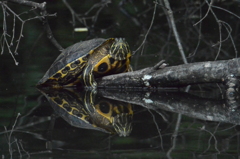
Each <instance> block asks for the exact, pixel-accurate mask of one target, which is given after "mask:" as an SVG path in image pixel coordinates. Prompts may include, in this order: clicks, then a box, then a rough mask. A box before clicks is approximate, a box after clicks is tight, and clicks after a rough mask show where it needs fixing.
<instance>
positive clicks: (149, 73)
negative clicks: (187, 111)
mask: <svg viewBox="0 0 240 159" xmlns="http://www.w3.org/2000/svg"><path fill="white" fill-rule="evenodd" d="M239 63H240V58H234V59H231V60H222V61H207V62H197V63H190V64H183V65H178V66H171V67H165V68H160V69H159V67H158V68H157V67H156V66H154V67H149V68H145V69H142V70H137V71H133V72H127V73H122V74H116V75H110V76H105V77H103V78H101V79H97V82H98V87H99V88H129V89H130V88H134V87H146V88H154V87H179V86H187V85H192V84H201V83H221V82H225V80H226V79H227V78H228V77H229V76H235V77H239V76H240V67H239ZM157 66H159V65H157ZM160 67H161V66H160Z"/></svg>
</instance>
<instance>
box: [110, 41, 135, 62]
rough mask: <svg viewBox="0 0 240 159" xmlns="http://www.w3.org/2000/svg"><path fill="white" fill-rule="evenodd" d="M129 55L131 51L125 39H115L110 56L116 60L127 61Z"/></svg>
mask: <svg viewBox="0 0 240 159" xmlns="http://www.w3.org/2000/svg"><path fill="white" fill-rule="evenodd" d="M128 54H131V51H130V49H129V45H128V43H127V42H126V41H125V39H124V38H115V41H114V42H113V44H112V46H111V48H110V56H111V57H112V58H114V59H115V60H125V59H126V58H127V55H128Z"/></svg>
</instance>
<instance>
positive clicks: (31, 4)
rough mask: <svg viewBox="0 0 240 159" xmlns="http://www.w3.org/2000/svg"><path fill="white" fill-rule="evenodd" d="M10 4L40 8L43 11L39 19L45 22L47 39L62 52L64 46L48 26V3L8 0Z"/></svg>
mask: <svg viewBox="0 0 240 159" xmlns="http://www.w3.org/2000/svg"><path fill="white" fill-rule="evenodd" d="M8 1H9V2H13V3H18V4H21V5H25V6H29V7H33V8H38V9H39V10H40V11H41V15H42V16H40V17H39V19H40V20H41V21H42V22H43V26H44V28H45V30H46V32H47V37H48V38H49V39H50V41H51V42H52V44H53V45H54V46H55V47H56V48H57V49H58V50H59V51H62V50H63V48H62V46H61V45H60V44H59V43H58V42H57V40H56V39H55V38H54V36H53V33H52V30H51V28H50V26H49V24H48V21H47V16H48V13H47V11H46V2H43V3H36V2H31V1H26V0H8Z"/></svg>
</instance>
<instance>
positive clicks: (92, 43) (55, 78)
mask: <svg viewBox="0 0 240 159" xmlns="http://www.w3.org/2000/svg"><path fill="white" fill-rule="evenodd" d="M116 40H118V39H115V38H110V39H102V38H96V39H91V40H87V41H83V42H79V43H76V44H74V45H72V46H70V47H68V48H66V49H65V50H64V51H63V52H62V53H61V54H60V55H59V56H58V57H57V59H56V60H55V61H54V62H53V64H52V65H51V67H50V68H49V70H48V71H47V72H46V74H45V75H44V76H43V78H42V79H41V80H40V81H39V82H38V84H37V85H47V86H52V87H59V86H60V87H61V86H72V85H77V84H79V83H80V82H81V80H82V77H83V76H82V73H83V70H84V69H85V68H86V66H92V68H93V69H92V72H93V76H94V78H97V77H102V76H105V75H109V74H115V73H121V72H126V71H129V70H130V58H131V52H130V51H128V52H129V53H127V54H126V55H124V56H125V57H121V58H120V60H119V59H117V58H115V57H112V55H110V52H112V51H111V49H115V50H117V51H118V50H120V49H122V48H119V47H118V46H115V41H116ZM120 40H121V39H120ZM124 42H125V41H124ZM113 46H114V47H113ZM126 48H127V50H129V47H128V44H127V43H126ZM116 54H117V55H118V54H119V55H120V53H116ZM120 56H122V55H120Z"/></svg>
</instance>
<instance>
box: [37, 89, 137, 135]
mask: <svg viewBox="0 0 240 159" xmlns="http://www.w3.org/2000/svg"><path fill="white" fill-rule="evenodd" d="M38 90H39V91H40V92H41V93H42V94H43V95H44V96H45V97H46V98H47V100H48V101H49V103H50V105H51V106H52V108H53V109H54V112H55V114H56V115H57V116H60V117H62V118H63V119H64V120H66V121H67V122H68V123H69V124H70V125H72V126H75V127H78V128H85V129H92V130H98V131H101V132H105V133H110V134H116V133H117V134H118V135H119V136H123V137H126V136H129V135H130V133H131V131H132V119H133V106H132V105H131V104H130V103H124V102H121V101H115V100H112V99H107V98H104V97H100V96H98V95H97V94H95V92H94V90H87V91H84V90H83V91H80V92H79V91H78V90H76V89H73V88H63V89H61V90H56V89H52V88H50V89H49V88H48V89H45V88H40V89H38Z"/></svg>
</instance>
